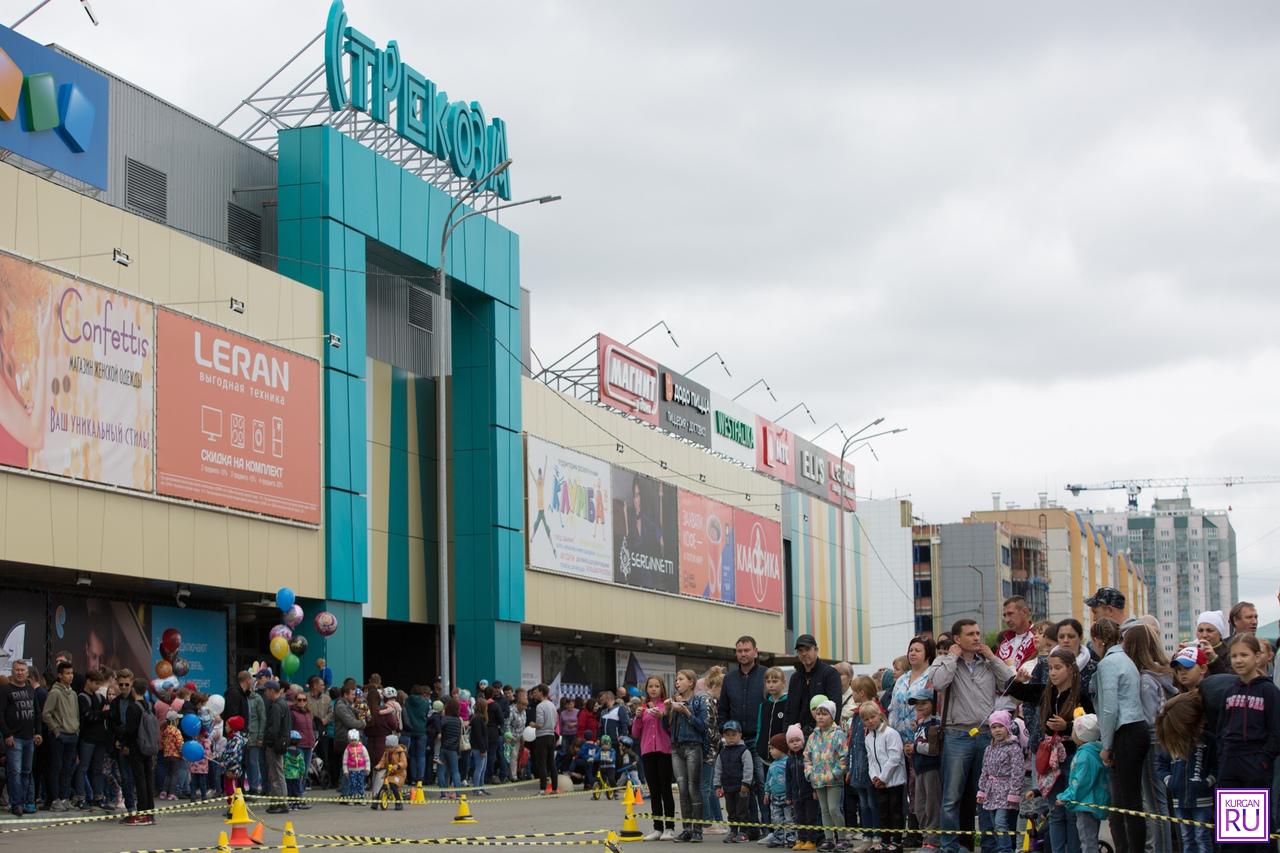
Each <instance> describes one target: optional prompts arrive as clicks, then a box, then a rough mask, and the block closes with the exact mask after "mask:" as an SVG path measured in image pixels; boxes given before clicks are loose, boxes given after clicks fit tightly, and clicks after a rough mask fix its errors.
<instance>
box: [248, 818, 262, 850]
mask: <svg viewBox="0 0 1280 853" xmlns="http://www.w3.org/2000/svg"><path fill="white" fill-rule="evenodd" d="M249 840H250V841H252V842H253V843H254V844H256V845H258V846H259V847H261V846H262V821H258V825H257V826H255V827H254V828H253V832H251V833H249Z"/></svg>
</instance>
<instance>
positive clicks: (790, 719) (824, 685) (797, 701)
mask: <svg viewBox="0 0 1280 853" xmlns="http://www.w3.org/2000/svg"><path fill="white" fill-rule="evenodd" d="M796 657H797V658H799V662H800V665H799V666H797V667H796V671H795V672H793V673H792V674H791V684H790V686H788V688H787V702H788V705H787V725H794V724H796V723H799V724H800V728H801V729H803V730H804V734H805V737H808V736H809V734H810V733H811V732H812V731H813V729H814V727H815V725H816V724H815V723H814V721H813V714H811V713H810V712H809V700H810V699H812V698H813V697H814V696H819V695H821V696H826V697H827V698H828V699H830V700H831V701H832V702H834V703H835V706H836V719H837V720H838V719H840V706H841V704H842V700H841V694H842V692H843V691H841V689H840V673H838V672H836V668H835V667H834V666H832V665H831V664H829V663H826V662H824V661H822V660H819V659H818V641H817V640H815V639H814V638H813V635H812V634H801V635H800V638H799V639H797V640H796Z"/></svg>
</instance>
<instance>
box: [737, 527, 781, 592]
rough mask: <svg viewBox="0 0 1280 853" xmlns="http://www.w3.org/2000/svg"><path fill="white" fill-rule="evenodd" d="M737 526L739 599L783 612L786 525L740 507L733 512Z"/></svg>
mask: <svg viewBox="0 0 1280 853" xmlns="http://www.w3.org/2000/svg"><path fill="white" fill-rule="evenodd" d="M733 529H734V568H735V570H736V572H737V581H736V584H737V590H736V592H737V598H736V600H737V603H738V604H739V605H741V606H743V607H752V608H755V609H757V610H768V611H770V612H773V613H779V612H781V610H782V525H780V524H778V522H776V521H770V520H769V519H767V518H761V517H760V516H758V515H755V514H754V513H750V512H746V511H744V510H740V509H739V510H734V513H733Z"/></svg>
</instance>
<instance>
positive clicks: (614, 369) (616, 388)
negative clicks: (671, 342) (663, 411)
mask: <svg viewBox="0 0 1280 853" xmlns="http://www.w3.org/2000/svg"><path fill="white" fill-rule="evenodd" d="M596 347H597V352H596V356H597V360H598V366H599V369H600V402H601V403H604V404H605V405H606V406H612V407H613V408H615V409H617V410H618V411H620V412H625V413H626V414H628V415H632V416H633V417H636V418H638V419H639V420H642V421H644V422H645V423H647V424H650V425H651V426H658V383H659V380H660V376H659V368H658V363H657V362H656V361H651V360H650V359H648V358H646V357H644V356H643V355H641V354H640V353H638V352H636V351H635V350H633V349H631V348H630V347H628V346H626V345H625V344H620V343H618V342H617V341H615V340H614V339H613V338H609V337H605V336H604V335H597V336H596Z"/></svg>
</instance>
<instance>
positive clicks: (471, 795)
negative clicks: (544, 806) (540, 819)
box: [244, 787, 626, 808]
mask: <svg viewBox="0 0 1280 853" xmlns="http://www.w3.org/2000/svg"><path fill="white" fill-rule="evenodd" d="M625 790H626V788H624V787H623V788H596V789H592V788H587V789H585V790H584V789H581V788H575V789H574V790H572V791H554V792H552V793H550V794H548V793H546V792H545V791H538V792H536V793H533V794H525V795H523V796H519V797H486V796H484V795H483V794H481V795H479V796H476V793H475V791H476V789H475V788H468V789H466V790H465V791H463V792H462V793H464V794H466V796H467V801H468V802H470V803H472V804H476V805H478V804H481V803H516V802H521V801H524V800H555V799H564V798H565V797H580V796H582V795H583V794H603V793H605V792H606V791H610V792H613V793H615V794H616V793H618V792H620V791H625ZM412 793H413V789H412V788H408V787H401V788H400V796H401V799H400V802H401V803H403V804H405V805H406V806H409V805H413V806H451V807H453V808H457V807H458V799H457V798H456V797H441V796H439V789H438V788H424V789H423V790H422V793H423V796H424V801H423V802H421V803H414V802H411V801H410V799H409V797H410V795H412ZM244 799H245V802H246V803H253V802H258V803H273V802H279V803H285V802H298V800H299V799H301V801H302V802H306V803H347V804H349V805H357V806H361V805H363V806H371V805H373V804H374V803H375V802H379V800H378V799H377V798H375V797H371V796H370V795H368V794H366V795H365V796H364V797H363V798H361V799H356V798H354V797H312V796H307V795H303V796H302V797H301V798H299V797H289V796H273V795H271V794H245V795H244Z"/></svg>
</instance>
